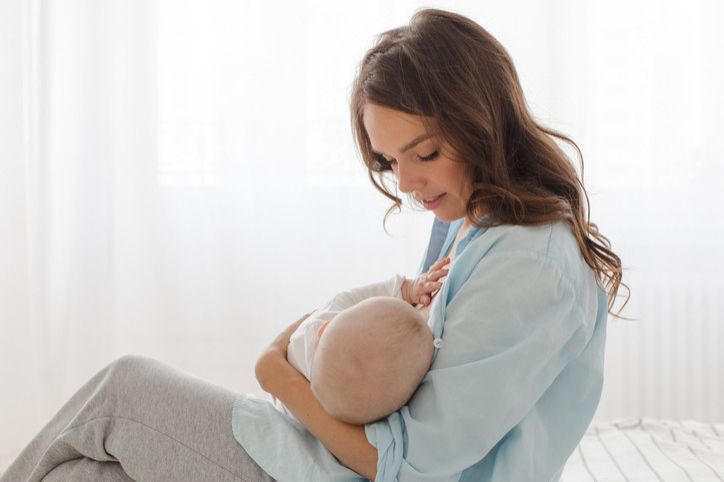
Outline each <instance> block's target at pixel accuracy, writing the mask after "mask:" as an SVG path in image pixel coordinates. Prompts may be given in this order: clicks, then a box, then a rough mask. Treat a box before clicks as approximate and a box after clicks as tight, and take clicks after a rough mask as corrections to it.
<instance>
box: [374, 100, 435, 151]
mask: <svg viewBox="0 0 724 482" xmlns="http://www.w3.org/2000/svg"><path fill="white" fill-rule="evenodd" d="M362 115H363V122H364V126H365V130H366V131H367V136H368V137H369V139H370V143H371V144H372V150H373V151H375V152H380V153H392V152H397V153H403V152H404V151H407V150H409V149H411V148H412V147H414V146H415V145H417V144H418V143H419V142H422V141H424V140H426V139H427V138H429V137H430V136H431V135H430V133H429V132H428V130H427V129H426V127H425V125H424V122H423V118H422V117H421V116H416V115H413V114H407V113H405V112H401V111H399V110H395V109H391V108H389V107H384V106H379V105H376V104H370V103H367V104H365V107H364V110H363V114H362Z"/></svg>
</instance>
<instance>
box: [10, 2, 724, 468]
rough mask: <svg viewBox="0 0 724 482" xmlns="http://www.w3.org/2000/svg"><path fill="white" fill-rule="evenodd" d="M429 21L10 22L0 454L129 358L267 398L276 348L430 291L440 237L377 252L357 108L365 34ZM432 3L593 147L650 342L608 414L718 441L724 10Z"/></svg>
mask: <svg viewBox="0 0 724 482" xmlns="http://www.w3.org/2000/svg"><path fill="white" fill-rule="evenodd" d="M422 6H423V4H421V3H420V2H416V1H400V2H389V1H380V2H373V3H369V2H367V3H366V4H360V5H357V4H354V5H352V4H350V5H345V6H342V4H340V3H338V2H326V1H310V2H304V3H293V4H289V5H287V6H285V7H284V8H283V9H280V8H279V7H278V5H276V4H273V3H272V4H269V3H263V2H237V1H234V0H215V1H186V2H176V1H171V0H152V1H147V0H133V1H128V0H104V1H96V0H69V1H64V2H62V3H59V2H52V1H49V0H28V1H24V2H21V1H19V0H18V1H14V2H13V1H10V2H0V32H2V35H3V37H2V38H0V56H1V58H2V59H3V62H2V63H0V69H3V70H2V72H1V73H2V75H0V100H2V102H1V103H0V105H3V109H1V110H0V221H1V222H0V239H2V240H3V241H2V244H1V245H0V246H1V248H0V307H1V309H0V323H1V328H2V338H0V362H1V363H0V374H1V375H2V376H3V377H4V380H5V383H4V388H3V397H2V400H0V426H1V427H2V429H1V430H0V457H2V456H3V454H5V453H12V452H14V451H16V450H19V449H20V448H21V447H22V446H23V444H24V443H25V442H26V441H27V440H28V439H29V438H30V437H31V436H32V434H33V433H34V432H35V431H36V430H37V429H38V428H39V427H40V425H41V424H42V423H44V422H45V421H46V420H47V418H48V417H49V416H50V415H51V414H52V413H53V412H54V411H55V410H57V408H58V407H59V406H60V404H62V403H63V401H64V400H65V399H67V397H68V396H69V395H70V393H72V391H73V390H75V389H76V388H77V387H78V386H79V385H80V384H81V383H82V382H83V381H84V380H85V379H87V378H88V377H89V376H90V375H91V374H92V373H94V372H95V371H97V370H98V369H100V368H101V367H102V366H103V365H104V364H106V363H108V362H109V361H111V360H112V359H113V358H115V357H117V356H120V355H122V354H125V353H140V354H144V355H147V356H152V357H156V358H159V359H161V360H164V361H166V362H169V363H172V364H174V365H176V366H179V367H181V368H182V369H185V370H188V371H190V372H192V373H194V374H196V375H198V376H202V377H204V378H206V379H209V380H211V381H214V382H216V383H221V384H224V385H226V386H228V387H229V388H231V389H233V390H236V391H239V392H242V391H255V392H257V393H260V392H259V390H258V387H257V386H256V384H255V382H254V379H253V362H254V359H255V356H256V355H257V353H258V352H259V351H260V350H261V349H262V347H263V346H264V344H265V343H267V342H268V340H269V339H271V338H272V337H273V336H274V335H275V334H276V333H277V332H278V331H280V330H281V329H282V328H283V327H284V326H286V325H287V324H288V323H290V322H291V321H293V320H294V319H296V318H297V317H298V316H300V315H301V314H302V313H305V312H307V311H309V310H311V309H313V308H314V307H315V306H317V305H319V304H320V303H322V302H323V301H324V300H326V299H327V298H328V297H329V296H331V295H332V294H333V293H335V292H336V291H338V290H340V289H343V288H348V287H351V286H355V285H362V284H366V283H368V282H372V281H376V280H379V279H382V278H383V277H388V276H390V275H391V274H392V273H394V272H397V273H403V274H404V273H408V274H409V273H412V272H414V270H415V269H416V268H417V266H418V264H419V261H420V257H421V256H422V254H423V253H422V250H423V248H424V244H425V240H426V237H427V235H428V233H429V228H430V224H431V221H432V219H431V218H430V217H429V215H428V214H427V213H419V212H413V211H410V210H406V211H405V212H403V213H402V214H401V215H398V216H393V217H391V218H390V220H389V222H388V230H389V231H390V233H391V235H389V236H388V235H387V234H386V233H385V232H384V231H383V230H382V217H383V214H384V212H385V210H386V208H387V207H388V203H387V202H386V200H384V199H383V198H382V197H381V196H380V195H379V194H378V193H377V192H376V191H374V189H373V188H372V187H371V186H370V185H369V182H368V181H367V179H366V173H365V172H364V169H363V167H362V165H361V162H360V160H359V158H358V156H357V154H356V152H355V150H354V146H353V145H352V136H351V131H350V125H349V114H348V104H347V102H348V95H349V88H350V83H351V81H352V79H353V76H354V73H355V69H356V67H357V63H358V62H359V60H360V59H361V57H362V54H363V53H364V52H365V50H366V49H367V48H369V47H370V46H371V44H372V41H373V39H374V35H375V33H377V32H381V31H384V30H386V29H389V28H392V27H395V26H398V25H401V24H403V23H405V22H407V21H408V20H409V16H410V15H411V13H412V12H413V11H414V10H415V9H416V8H420V7H422ZM440 7H441V8H447V9H452V10H455V11H458V12H460V13H463V14H465V15H468V16H470V17H472V18H473V19H474V20H476V21H478V22H479V23H480V24H481V25H483V26H484V27H486V28H488V29H489V30H490V32H491V33H493V34H494V35H496V36H497V37H498V38H499V40H500V41H501V42H502V43H503V45H505V46H506V47H507V48H508V50H509V52H510V53H511V55H512V57H513V59H514V61H515V63H516V66H517V68H518V72H519V74H520V78H521V81H522V83H523V88H524V90H525V92H526V95H527V98H528V101H529V103H530V105H531V106H532V108H533V110H534V113H535V114H536V115H537V117H538V118H540V119H542V121H543V123H545V124H547V125H549V126H551V127H553V128H558V129H559V130H561V131H563V132H565V133H568V134H570V135H571V136H572V137H573V139H574V140H576V141H578V142H579V145H580V146H581V148H582V150H583V153H584V161H585V162H586V181H587V183H588V186H589V188H591V199H592V206H593V211H592V219H593V220H594V221H596V222H598V223H599V226H601V228H602V231H603V232H604V233H605V234H606V235H608V236H609V237H610V238H611V239H612V241H613V242H614V248H616V249H617V250H618V252H619V253H620V254H621V256H622V258H623V259H624V265H625V267H626V268H630V270H629V272H628V273H627V274H628V276H629V277H628V280H629V282H630V283H631V285H632V289H633V294H634V298H633V299H632V304H631V305H630V310H629V313H628V314H629V315H630V316H636V317H639V319H640V320H639V321H638V322H635V323H633V324H627V323H611V325H610V327H609V343H608V352H607V367H606V369H607V378H606V380H607V381H606V384H607V385H606V388H605V390H604V399H603V401H602V404H601V407H600V411H599V412H600V413H599V417H601V418H610V417H612V416H618V415H634V416H635V415H645V416H653V417H656V416H660V417H664V416H669V417H683V416H686V417H688V418H698V419H702V420H710V419H719V420H721V419H723V418H724V412H722V408H721V407H724V391H723V390H724V388H721V386H720V385H721V384H720V383H719V378H717V377H718V376H720V370H719V371H718V372H717V370H716V367H717V366H718V367H721V366H724V358H722V356H723V355H721V354H720V352H719V350H718V346H720V345H721V342H722V341H724V330H723V329H722V328H720V325H721V323H720V320H721V317H722V314H723V313H724V306H722V301H721V300H722V299H724V296H722V294H724V293H722V292H721V289H720V288H718V286H720V283H719V284H717V280H719V279H720V278H721V275H722V274H724V255H722V254H721V253H719V252H718V249H720V248H719V247H720V246H721V243H722V242H724V222H722V220H721V219H720V217H718V216H717V215H716V210H715V208H714V207H715V206H717V205H720V204H722V201H724V199H722V194H721V193H722V191H721V189H720V188H719V187H720V186H721V184H722V181H724V171H722V166H723V165H724V163H722V157H724V144H723V143H722V139H724V138H722V137H721V136H720V135H718V133H719V132H720V131H721V130H722V128H724V117H722V115H723V114H722V113H723V112H724V94H723V92H724V91H722V89H721V88H719V86H720V85H722V84H724V55H722V52H724V37H723V36H722V32H723V31H724V13H723V12H724V9H723V8H722V6H721V3H720V2H716V1H708V0H701V1H699V2H683V1H681V2H680V1H672V2H667V3H666V4H665V5H664V4H660V3H659V2H639V3H637V4H636V5H635V6H633V7H632V6H630V5H629V4H628V3H625V2H624V1H623V0H620V1H618V2H613V3H611V2H609V3H607V4H605V5H603V4H601V3H600V2H595V1H589V2H579V1H573V0H558V1H554V2H549V3H546V4H542V3H540V2H534V1H517V2H512V3H505V4H504V3H498V4H489V5H484V6H481V5H479V4H478V3H477V2H443V3H442V4H441V5H440ZM624 7H625V8H624ZM521 12H527V15H521V14H520V13H521ZM622 12H627V13H626V14H623V13H622ZM521 32H524V33H525V34H524V35H522V34H521ZM531 39H534V40H531ZM677 225H678V226H682V228H677ZM692 346H693V347H697V349H695V350H691V349H689V347H692ZM699 348H700V349H699ZM632 367H635V369H634V368H632ZM711 367H714V369H712V368H711ZM717 373H718V374H719V375H717ZM690 374H693V376H688V375H690ZM691 380H694V381H695V383H696V384H695V385H692V383H694V382H692V381H691ZM6 394H8V395H6Z"/></svg>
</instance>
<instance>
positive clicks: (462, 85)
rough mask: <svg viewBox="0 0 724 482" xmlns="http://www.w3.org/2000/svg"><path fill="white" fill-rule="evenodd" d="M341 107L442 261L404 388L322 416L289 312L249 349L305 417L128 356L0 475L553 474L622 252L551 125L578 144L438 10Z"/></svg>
mask: <svg viewBox="0 0 724 482" xmlns="http://www.w3.org/2000/svg"><path fill="white" fill-rule="evenodd" d="M351 111H352V112H351V114H352V124H353V128H354V133H355V136H356V140H357V143H358V146H359V148H360V151H361V153H362V157H363V159H364V161H365V163H366V165H367V167H368V170H369V174H370V179H371V180H372V182H373V184H374V185H375V187H376V188H377V189H379V190H380V191H381V192H382V193H383V194H384V195H386V196H387V197H389V198H390V199H391V200H393V201H394V203H395V204H394V205H393V207H392V208H391V210H392V209H394V208H395V207H399V205H400V202H401V199H400V198H399V197H398V195H397V191H399V192H402V193H404V194H406V195H408V196H410V197H411V198H413V200H414V201H415V202H417V203H419V204H422V206H423V207H424V208H426V209H428V210H430V211H432V212H433V213H434V214H435V217H436V221H435V225H434V227H433V236H432V239H431V242H430V245H429V246H428V249H427V253H426V256H425V261H424V263H423V266H422V269H421V272H424V271H426V270H427V267H428V266H430V264H431V263H432V262H434V261H435V260H436V259H438V258H440V257H443V256H445V255H448V256H450V257H452V258H453V263H452V265H451V269H450V273H449V276H448V279H447V280H446V283H445V284H444V285H443V287H442V289H441V290H440V292H439V293H438V294H437V295H436V297H435V300H434V302H433V304H432V305H431V307H430V313H429V315H430V317H429V320H430V321H429V324H430V327H431V328H432V330H433V332H434V335H435V337H437V338H441V339H442V343H441V344H440V345H439V346H438V347H437V348H436V353H435V357H434V360H433V363H432V366H431V369H430V371H429V372H428V374H427V375H426V377H425V379H424V380H423V382H422V384H421V385H420V387H419V389H418V390H417V392H416V393H415V395H414V396H413V398H412V399H411V400H410V401H409V403H408V404H407V405H406V406H405V407H403V408H402V409H401V410H399V411H397V412H395V413H393V414H392V415H390V416H389V417H387V418H385V419H382V420H379V421H377V422H374V423H371V424H368V425H366V426H357V425H350V424H346V423H343V422H340V421H337V420H335V419H334V418H332V417H331V416H329V415H328V414H327V413H326V412H324V410H323V409H322V408H321V406H320V405H319V403H318V402H317V401H316V399H315V398H314V397H313V396H312V393H311V390H310V388H309V383H308V381H307V380H306V379H305V378H304V377H303V376H302V375H301V374H299V373H298V372H297V371H296V370H295V369H294V368H293V367H291V365H289V364H288V362H287V360H286V346H287V343H288V340H289V336H290V334H291V333H292V332H293V331H294V329H295V328H296V326H298V324H299V323H300V322H301V321H302V320H303V319H304V317H303V318H302V319H300V320H298V321H297V322H295V323H293V324H292V325H290V326H289V327H288V328H287V329H286V330H285V331H284V332H283V333H281V334H280V335H279V336H278V337H277V338H276V339H275V340H274V342H272V344H271V345H270V346H269V347H268V349H267V350H266V351H265V353H264V354H263V355H262V356H261V357H260V358H259V360H258V362H257V365H256V375H257V378H258V380H259V383H260V384H261V386H262V388H263V389H264V390H266V391H267V392H269V393H271V394H272V395H273V396H274V397H275V398H277V399H279V400H281V401H282V402H283V403H284V405H286V407H287V408H288V409H289V410H290V411H291V412H292V413H293V414H294V415H295V417H296V418H297V419H298V420H299V422H301V424H302V425H303V427H302V426H301V425H299V423H297V422H294V421H292V420H291V419H289V418H287V417H286V416H284V415H283V414H282V413H281V412H279V411H277V410H275V409H274V408H273V407H272V405H271V404H270V403H268V402H266V401H262V400H258V399H255V398H253V397H250V396H236V395H234V394H232V393H229V392H227V391H225V390H223V389H220V388H218V387H214V386H212V385H209V384H207V383H204V382H203V381H200V380H197V379H194V378H192V377H189V376H187V375H184V374H182V373H179V372H177V371H174V370H172V369H170V368H168V367H166V366H164V365H162V364H160V363H158V362H155V361H152V360H147V359H144V358H139V357H123V358H121V359H119V360H117V361H116V362H114V363H112V364H111V365H110V366H108V367H106V368H105V369H104V370H102V371H101V372H99V373H98V374H97V375H96V376H95V377H94V378H93V379H91V380H90V381H89V382H88V383H87V384H86V385H85V386H84V387H83V388H81V389H80V390H79V391H78V392H77V393H76V394H75V395H74V397H73V398H72V399H71V400H70V401H69V402H68V403H67V404H66V406H64V407H63V409H61V411H60V412H59V413H58V415H56V417H55V418H54V419H53V420H52V421H51V422H50V423H49V424H48V426H46V427H45V428H44V429H43V430H42V431H41V433H40V434H38V436H37V437H36V438H35V439H34V440H33V441H32V442H31V444H30V445H29V446H28V447H27V448H26V450H25V451H24V452H23V453H22V454H21V456H20V457H19V458H18V460H17V461H16V462H15V463H14V465H13V466H11V468H10V469H9V471H8V473H7V474H6V475H5V476H4V477H3V478H2V481H9V480H13V481H17V480H26V479H27V480H40V479H41V478H42V477H44V476H46V475H47V477H46V480H129V478H130V479H137V480H254V481H256V480H270V479H271V477H274V478H277V479H279V480H314V481H316V480H354V479H358V478H360V476H362V477H364V478H369V479H374V480H385V481H387V480H420V481H423V480H424V481H428V480H429V481H447V480H450V481H453V480H455V481H457V480H476V481H479V480H496V481H525V480H531V481H541V480H558V478H559V477H560V473H561V471H562V469H563V466H564V464H565V462H566V460H567V458H568V456H569V455H570V453H571V452H572V451H573V450H574V449H575V447H576V445H577V443H578V442H579V440H580V439H581V437H582V436H583V433H584V431H585V429H586V427H587V426H588V424H589V423H590V421H591V418H592V416H593V413H594V411H595V409H596V406H597V404H598V401H599V398H600V394H601V387H602V372H603V348H604V339H605V327H606V317H607V312H608V311H610V310H611V309H612V306H613V301H614V299H615V296H616V293H617V291H618V287H619V285H620V283H621V263H620V260H619V258H618V257H617V256H616V255H615V254H614V253H613V252H612V251H611V250H610V244H609V243H608V240H607V239H606V238H605V237H603V236H602V235H601V234H599V232H598V230H597V228H596V225H595V224H593V223H590V222H589V221H588V209H587V197H586V193H585V190H584V188H583V185H582V183H581V181H580V179H579V178H578V176H577V174H576V171H575V169H574V168H573V167H572V166H571V164H570V163H569V161H568V159H567V158H566V156H565V155H564V154H563V152H562V151H561V150H560V149H559V147H558V146H557V145H556V143H555V142H554V139H553V138H558V139H560V140H563V141H565V142H568V143H570V144H571V145H572V146H574V147H576V146H575V144H574V143H573V142H572V141H570V140H569V139H568V138H566V137H565V136H563V135H560V134H558V133H556V132H554V131H552V130H549V129H546V128H544V127H541V126H539V125H538V124H537V123H536V122H535V121H534V120H533V118H532V117H531V115H530V113H529V112H528V110H527V108H526V105H525V101H524V98H523V93H522V90H521V88H520V84H519V81H518V78H517V74H516V72H515V69H514V67H513V64H512V61H511V59H510V57H509V56H508V54H507V53H506V51H505V50H504V49H503V47H502V46H501V45H500V44H499V43H498V42H497V41H496V40H495V39H494V38H493V37H492V36H490V34H488V33H487V32H486V31H485V30H484V29H482V28H481V27H480V26H479V25H477V24H476V23H474V22H472V21H471V20H469V19H467V18H465V17H463V16H460V15H456V14H453V13H449V12H444V11H440V10H422V11H419V12H417V13H416V14H415V15H414V16H413V17H412V19H411V21H410V24H409V25H408V26H405V27H401V28H398V29H394V30H391V31H388V32H385V33H383V34H382V35H381V36H380V38H379V40H378V42H377V44H376V45H375V46H374V47H373V48H372V49H371V50H370V51H369V52H368V53H367V54H366V55H365V57H364V59H363V61H362V64H361V68H360V71H359V73H358V77H357V79H356V81H355V84H354V88H353V93H352V102H351ZM576 149H577V148H576ZM579 155H580V153H579ZM390 174H391V176H390ZM390 185H392V186H390ZM395 189H396V190H397V191H396V190H395ZM389 212H390V211H388V214H389ZM370 395H371V396H374V394H370ZM230 418H232V421H231V425H232V426H233V436H232V433H231V430H230V428H231V427H229V425H230V420H229V419H230ZM237 442H238V443H237ZM350 469H351V470H350ZM358 474H359V475H358Z"/></svg>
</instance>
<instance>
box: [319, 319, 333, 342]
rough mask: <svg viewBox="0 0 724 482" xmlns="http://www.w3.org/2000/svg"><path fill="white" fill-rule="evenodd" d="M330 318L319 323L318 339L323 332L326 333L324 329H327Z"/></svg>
mask: <svg viewBox="0 0 724 482" xmlns="http://www.w3.org/2000/svg"><path fill="white" fill-rule="evenodd" d="M329 321H330V320H324V322H323V323H322V324H321V325H319V328H317V339H320V338H321V337H322V333H324V330H326V329H327V325H329Z"/></svg>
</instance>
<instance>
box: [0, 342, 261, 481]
mask: <svg viewBox="0 0 724 482" xmlns="http://www.w3.org/2000/svg"><path fill="white" fill-rule="evenodd" d="M235 398H236V394H234V393H233V392H230V391H228V390H225V389H224V388H221V387H219V386H216V385H213V384H211V383H208V382H205V381H203V380H201V379H198V378H195V377H193V376H190V375H188V374H186V373H183V372H181V371H179V370H176V369H173V368H171V367H170V366H168V365H165V364H163V363H161V362H158V361H155V360H152V359H149V358H144V357H140V356H132V355H130V356H124V357H121V358H119V359H118V360H116V361H114V362H113V363H111V364H110V365H108V366H107V367H105V368H104V369H103V370H101V371H100V372H98V373H97V374H96V375H95V376H94V377H93V378H91V379H90V380H89V381H88V383H86V384H85V385H84V386H83V387H81V388H80V390H78V391H77V392H76V393H75V394H74V395H73V397H71V399H70V400H69V401H68V402H67V403H66V404H65V405H64V406H63V408H61V409H60V411H59V412H58V413H57V414H56V415H55V417H53V419H52V420H51V421H50V422H48V424H47V425H46V426H45V427H44V428H43V429H42V430H41V431H40V433H38V434H37V435H36V436H35V438H34V439H33V440H32V441H31V442H30V444H29V445H28V446H27V447H26V448H25V449H24V450H23V451H22V452H21V454H20V456H19V457H18V458H17V459H16V460H15V461H14V462H13V464H12V465H11V466H10V467H9V468H8V470H7V471H6V472H5V473H4V474H3V475H2V477H0V482H20V481H38V480H45V481H79V482H80V481H99V482H101V481H129V480H137V481H162V480H163V481H194V482H200V481H235V482H238V481H246V482H257V481H264V482H266V481H273V479H272V478H271V477H269V476H268V475H267V474H266V473H265V472H264V471H263V470H262V469H261V468H259V466H258V465H256V463H255V462H254V461H253V460H252V459H251V458H250V457H249V456H248V455H247V453H246V452H245V451H244V449H243V448H242V447H241V445H239V443H238V442H237V441H236V439H235V438H234V435H233V433H232V431H231V410H232V405H233V403H234V399H235Z"/></svg>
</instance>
